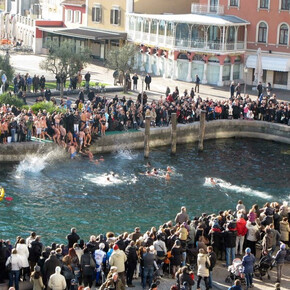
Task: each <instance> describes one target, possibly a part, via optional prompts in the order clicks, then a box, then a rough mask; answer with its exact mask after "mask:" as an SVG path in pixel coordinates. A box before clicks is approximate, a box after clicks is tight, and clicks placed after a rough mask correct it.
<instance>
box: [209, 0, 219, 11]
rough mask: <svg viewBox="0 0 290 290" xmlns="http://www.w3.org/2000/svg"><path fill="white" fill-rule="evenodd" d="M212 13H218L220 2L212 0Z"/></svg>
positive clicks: (210, 3)
mask: <svg viewBox="0 0 290 290" xmlns="http://www.w3.org/2000/svg"><path fill="white" fill-rule="evenodd" d="M209 5H210V8H209V9H210V12H217V7H218V5H219V0H210V2H209Z"/></svg>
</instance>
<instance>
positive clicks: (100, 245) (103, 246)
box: [99, 243, 118, 250]
mask: <svg viewBox="0 0 290 290" xmlns="http://www.w3.org/2000/svg"><path fill="white" fill-rule="evenodd" d="M116 246H117V245H116ZM117 247H118V246H117ZM99 248H100V249H101V250H103V249H104V248H105V244H104V243H100V244H99ZM114 250H115V247H114Z"/></svg>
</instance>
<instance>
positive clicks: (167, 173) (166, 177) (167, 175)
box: [165, 171, 170, 181]
mask: <svg viewBox="0 0 290 290" xmlns="http://www.w3.org/2000/svg"><path fill="white" fill-rule="evenodd" d="M165 179H166V180H167V181H168V180H170V174H169V171H167V172H166V175H165Z"/></svg>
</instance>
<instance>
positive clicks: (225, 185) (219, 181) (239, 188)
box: [203, 177, 273, 200]
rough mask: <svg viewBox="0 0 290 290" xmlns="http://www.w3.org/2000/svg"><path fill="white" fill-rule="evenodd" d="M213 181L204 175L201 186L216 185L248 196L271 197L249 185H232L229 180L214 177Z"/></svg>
mask: <svg viewBox="0 0 290 290" xmlns="http://www.w3.org/2000/svg"><path fill="white" fill-rule="evenodd" d="M214 181H215V182H216V184H215V185H214V184H213V183H212V182H211V180H210V177H206V178H205V182H204V184H203V186H207V187H218V188H221V189H225V190H230V191H235V192H237V193H244V194H246V195H250V196H258V197H260V198H263V199H268V200H270V199H271V198H273V197H272V195H270V194H268V193H267V192H263V191H259V190H255V189H252V188H250V187H246V186H243V185H242V186H238V185H233V184H231V183H230V182H226V181H224V180H223V179H219V178H214Z"/></svg>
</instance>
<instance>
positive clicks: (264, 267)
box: [254, 254, 275, 280]
mask: <svg viewBox="0 0 290 290" xmlns="http://www.w3.org/2000/svg"><path fill="white" fill-rule="evenodd" d="M274 263H275V260H274V258H273V257H272V256H271V255H270V254H267V255H264V256H263V257H262V258H261V259H260V261H259V262H258V263H257V264H256V265H255V266H254V274H255V277H257V278H260V279H261V280H262V279H263V278H262V277H263V276H265V275H267V277H268V279H269V280H270V279H271V277H270V275H269V271H270V270H272V268H273V265H274Z"/></svg>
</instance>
